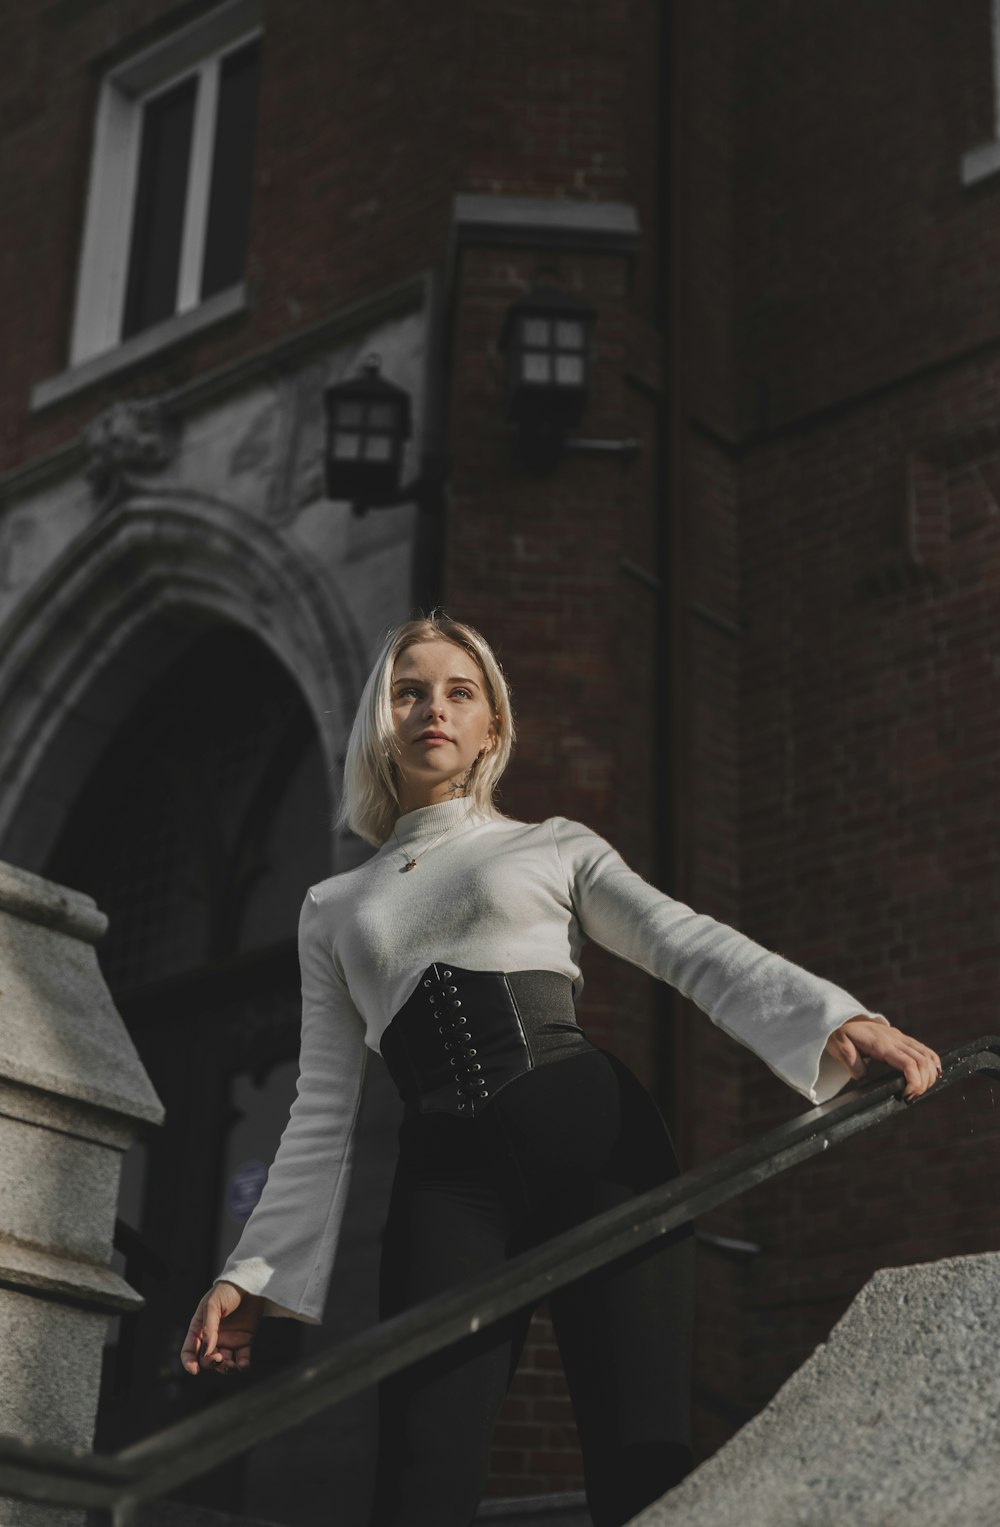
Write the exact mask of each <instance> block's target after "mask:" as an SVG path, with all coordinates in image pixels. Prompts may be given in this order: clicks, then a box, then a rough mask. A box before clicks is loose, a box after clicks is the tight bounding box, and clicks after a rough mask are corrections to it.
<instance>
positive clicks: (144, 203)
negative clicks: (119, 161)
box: [122, 75, 197, 339]
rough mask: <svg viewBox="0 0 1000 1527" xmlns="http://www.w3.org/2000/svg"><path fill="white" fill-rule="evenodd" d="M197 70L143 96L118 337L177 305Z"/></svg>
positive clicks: (155, 320) (144, 325)
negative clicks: (149, 96)
mask: <svg viewBox="0 0 1000 1527" xmlns="http://www.w3.org/2000/svg"><path fill="white" fill-rule="evenodd" d="M196 88H197V76H196V75H192V76H191V78H190V79H186V80H182V81H181V83H180V84H179V85H175V86H174V87H173V89H171V90H166V91H164V93H163V94H162V95H158V96H154V97H153V98H152V99H151V100H149V101H147V103H146V106H145V108H144V110H143V118H142V146H141V148H140V150H139V178H138V183H137V186H136V198H135V215H134V218H133V222H132V247H131V250H130V252H129V267H128V282H127V284H126V288H125V313H124V317H123V319H122V339H127V338H128V337H129V335H130V334H136V333H138V331H139V330H140V329H146V328H148V327H149V325H150V324H153V323H159V322H160V320H161V319H162V318H169V317H170V315H171V314H172V313H173V311H174V309H175V307H176V305H177V270H178V266H179V264H180V255H181V235H182V233H183V231H184V205H185V202H186V200H187V183H188V161H189V160H190V157H191V125H192V122H193V120H194V96H195V90H196Z"/></svg>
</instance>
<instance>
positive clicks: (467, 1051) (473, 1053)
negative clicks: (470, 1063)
mask: <svg viewBox="0 0 1000 1527" xmlns="http://www.w3.org/2000/svg"><path fill="white" fill-rule="evenodd" d="M465 1053H466V1055H478V1054H479V1051H478V1050H474V1049H472V1048H471V1047H470V1048H469V1049H467V1050H466V1052H465Z"/></svg>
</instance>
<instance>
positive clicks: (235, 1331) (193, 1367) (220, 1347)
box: [181, 1280, 264, 1374]
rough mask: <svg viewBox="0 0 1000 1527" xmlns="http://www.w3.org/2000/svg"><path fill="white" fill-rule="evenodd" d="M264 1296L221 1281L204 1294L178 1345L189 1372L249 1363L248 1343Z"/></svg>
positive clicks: (240, 1367) (220, 1370)
mask: <svg viewBox="0 0 1000 1527" xmlns="http://www.w3.org/2000/svg"><path fill="white" fill-rule="evenodd" d="M263 1312H264V1299H263V1298H262V1297H261V1295H260V1294H248V1293H247V1292H246V1291H245V1290H244V1289H242V1288H237V1286H236V1284H235V1283H227V1282H225V1281H224V1280H223V1281H221V1282H219V1283H216V1284H214V1285H213V1287H212V1288H210V1289H209V1291H208V1293H207V1294H203V1295H202V1297H201V1299H200V1300H199V1302H198V1308H197V1309H196V1310H195V1312H194V1314H193V1315H192V1317H191V1324H190V1325H189V1326H188V1333H187V1336H186V1337H185V1339H184V1345H183V1347H182V1348H181V1364H182V1366H183V1367H184V1369H185V1371H186V1372H188V1373H193V1374H197V1373H198V1372H199V1371H200V1370H201V1369H202V1368H204V1369H206V1370H209V1371H211V1372H212V1373H232V1372H233V1370H234V1369H237V1370H239V1371H241V1372H242V1371H243V1370H244V1369H246V1368H249V1366H250V1344H251V1342H252V1341H253V1338H254V1336H255V1334H256V1331H257V1327H258V1326H259V1325H260V1319H261V1315H262V1314H263Z"/></svg>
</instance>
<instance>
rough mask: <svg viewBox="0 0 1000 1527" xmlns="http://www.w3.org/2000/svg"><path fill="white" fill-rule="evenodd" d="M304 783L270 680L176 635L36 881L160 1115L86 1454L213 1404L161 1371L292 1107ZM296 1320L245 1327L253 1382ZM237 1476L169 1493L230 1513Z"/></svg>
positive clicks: (230, 635) (255, 643)
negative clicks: (45, 884) (96, 965)
mask: <svg viewBox="0 0 1000 1527" xmlns="http://www.w3.org/2000/svg"><path fill="white" fill-rule="evenodd" d="M330 814H331V801H330V798H329V789H328V781H327V777H326V768H325V765H324V763H323V760H322V755H321V749H320V745H319V740H318V736H317V732H316V728H315V725H314V722H313V719H312V716H311V714H310V712H309V710H308V708H307V706H306V704H305V702H304V700H303V698H302V695H301V693H300V692H299V689H298V687H297V685H296V684H295V682H294V680H293V679H292V677H291V675H290V674H289V672H288V671H287V670H286V669H285V668H284V667H283V665H282V664H281V663H279V661H278V660H277V659H276V658H275V657H274V656H273V655H272V653H271V652H270V651H269V649H268V648H267V647H266V646H265V645H264V644H263V642H261V641H260V640H259V639H258V638H257V637H255V636H253V635H252V634H251V633H249V632H248V631H246V630H243V629H240V628H237V627H235V626H233V625H228V624H216V625H212V626H208V627H203V628H202V629H201V630H195V631H193V632H192V634H191V638H190V641H189V642H188V644H187V646H186V647H185V649H184V650H183V651H182V652H180V653H179V655H176V656H175V657H174V658H173V660H172V662H171V663H170V664H169V666H168V667H167V668H166V669H165V670H164V671H163V672H161V673H160V675H159V677H158V678H157V679H156V680H155V682H154V683H153V684H152V685H151V687H150V688H149V689H148V690H147V692H146V693H145V694H144V695H143V697H142V698H141V699H140V700H138V701H137V702H136V703H135V704H134V706H133V708H132V709H131V711H130V713H129V714H128V716H127V717H126V719H125V720H124V721H123V722H122V723H121V724H120V725H119V726H118V728H117V730H115V731H114V732H113V733H112V735H111V739H110V741H109V743H108V744H107V746H106V747H105V749H104V751H103V753H102V755H101V756H100V758H99V759H98V761H97V762H96V764H95V765H94V767H93V768H92V770H91V772H90V774H89V776H88V778H87V779H86V781H85V782H84V783H83V784H82V787H81V788H80V790H79V793H78V795H77V796H76V799H75V802H74V804H73V806H72V809H71V810H70V812H69V815H68V816H67V818H66V821H65V823H64V826H63V828H62V831H61V833H60V835H59V837H58V839H57V841H56V842H55V844H54V846H53V848H52V850H51V853H50V854H49V857H48V860H47V862H46V864H45V866H44V871H43V872H44V873H45V874H46V875H48V876H49V877H50V878H52V879H54V880H57V881H59V882H62V883H64V884H68V885H72V886H77V887H80V888H82V889H85V890H86V891H87V892H89V893H90V894H92V895H93V896H95V897H96V899H97V902H98V904H99V906H101V908H102V909H103V910H104V911H106V912H107V913H108V915H109V919H110V929H109V933H108V936H107V938H106V940H105V942H104V944H103V946H102V947H101V949H100V950H99V958H100V960H101V964H102V968H103V970H104V974H105V977H106V979H107V981H108V984H109V986H110V988H111V991H112V993H113V995H114V997H115V1000H116V1003H117V1005H118V1007H119V1010H120V1011H121V1013H122V1015H123V1017H124V1019H125V1022H126V1024H127V1025H128V1028H129V1031H130V1033H131V1035H132V1038H133V1040H134V1042H135V1044H136V1046H137V1049H138V1051H139V1054H140V1056H141V1058H142V1061H143V1063H144V1065H145V1067H146V1069H147V1071H148V1072H149V1074H150V1077H151V1079H152V1082H153V1085H154V1086H155V1087H156V1090H157V1092H158V1093H159V1095H160V1097H161V1099H162V1101H163V1103H164V1105H165V1107H166V1124H165V1126H164V1128H163V1129H162V1130H160V1131H158V1132H155V1133H154V1134H152V1135H151V1137H150V1138H149V1139H148V1140H147V1141H145V1142H143V1143H142V1144H141V1145H139V1146H137V1147H135V1148H134V1149H133V1151H132V1152H130V1154H129V1156H128V1157H127V1158H126V1169H125V1172H124V1173H123V1183H122V1193H121V1199H120V1221H121V1224H120V1232H119V1244H120V1247H121V1252H122V1255H123V1256H124V1259H125V1267H124V1269H123V1270H124V1272H125V1275H126V1277H127V1278H128V1279H129V1281H130V1282H131V1283H132V1284H133V1285H134V1286H135V1287H136V1288H138V1289H139V1291H140V1292H141V1293H142V1294H143V1296H144V1298H145V1299H146V1301H147V1303H146V1308H145V1309H144V1310H143V1311H142V1312H141V1314H140V1315H139V1316H138V1317H135V1318H134V1319H128V1320H121V1321H116V1322H113V1323H112V1328H111V1330H110V1332H109V1342H108V1346H107V1348H106V1359H105V1365H104V1372H103V1376H102V1395H101V1402H100V1408H99V1414H98V1430H97V1437H96V1446H97V1447H98V1448H99V1449H101V1450H105V1449H110V1448H117V1447H119V1446H122V1445H124V1444H126V1443H127V1442H129V1441H131V1440H133V1439H135V1438H137V1437H139V1436H142V1435H144V1434H146V1433H148V1432H150V1431H152V1430H154V1429H157V1428H159V1427H160V1426H163V1425H166V1424H168V1423H170V1422H172V1421H176V1420H178V1419H179V1418H180V1417H182V1416H184V1415H186V1414H189V1413H190V1412H191V1411H193V1410H197V1409H200V1408H201V1407H202V1406H204V1405H206V1404H210V1403H212V1401H213V1400H214V1399H215V1398H216V1397H217V1396H216V1390H217V1389H218V1387H219V1386H218V1385H216V1386H215V1389H213V1387H212V1380H211V1379H209V1378H208V1377H204V1378H199V1379H197V1380H191V1379H190V1378H188V1377H187V1376H185V1375H184V1374H183V1373H182V1371H181V1369H180V1366H179V1363H178V1361H177V1351H178V1348H179V1346H180V1342H181V1339H182V1337H183V1332H184V1329H185V1328H186V1325H187V1320H188V1318H189V1317H190V1313H191V1311H192V1309H193V1308H194V1304H195V1302H196V1301H197V1298H198V1297H199V1295H200V1294H201V1293H202V1292H203V1291H204V1289H205V1288H206V1287H207V1286H208V1284H209V1283H210V1282H211V1280H212V1277H213V1276H214V1274H215V1272H216V1271H217V1270H218V1267H219V1266H220V1265H221V1261H222V1259H223V1258H224V1256H225V1254H226V1253H227V1252H228V1250H229V1248H230V1247H231V1246H232V1244H233V1243H234V1242H235V1240H236V1239H237V1237H238V1235H239V1231H240V1226H241V1223H242V1221H243V1220H244V1219H245V1218H246V1216H247V1215H248V1214H249V1212H250V1210H251V1208H252V1207H253V1204H254V1202H256V1197H257V1195H258V1193H259V1190H260V1187H261V1185H262V1180H263V1175H264V1173H265V1171H266V1166H267V1163H268V1162H269V1161H270V1159H271V1156H272V1155H273V1151H274V1148H275V1146H276V1144H277V1140H278V1137H279V1135H280V1131H281V1129H282V1127H283V1125H284V1122H285V1119H286V1118H287V1112H288V1105H289V1103H290V1101H291V1098H292V1096H293V1093H294V1082H295V1076H296V1064H295V1062H296V1056H297V1051H298V1028H299V1017H298V986H299V976H298V963H297V958H296V950H295V930H296V923H297V918H298V910H299V906H300V903H301V899H302V896H303V893H304V890H305V888H306V886H308V885H310V884H313V883H315V882H316V881H317V880H320V879H322V878H324V877H325V876H326V875H327V874H329V873H330V862H329V850H330V832H329V821H330ZM303 1329H304V1328H303V1327H302V1326H301V1325H300V1324H299V1323H298V1322H295V1321H289V1320H271V1321H267V1322H265V1324H264V1327H263V1328H262V1333H261V1338H260V1339H259V1342H258V1350H257V1353H256V1361H255V1368H254V1376H255V1377H256V1378H258V1379H259V1378H260V1377H263V1376H265V1375H266V1373H268V1372H270V1371H273V1369H274V1367H275V1366H277V1365H280V1364H283V1363H284V1362H287V1361H289V1360H291V1359H293V1358H294V1357H296V1356H297V1355H298V1352H299V1348H300V1343H301V1340H302V1333H303ZM244 1472H245V1461H244V1460H239V1461H238V1462H236V1463H234V1464H233V1465H232V1466H230V1467H227V1468H225V1469H222V1470H219V1471H216V1473H215V1474H214V1475H213V1476H211V1477H209V1478H208V1479H206V1480H205V1481H203V1482H201V1483H199V1485H197V1486H192V1487H191V1488H190V1489H189V1490H186V1491H184V1492H182V1493H183V1494H185V1495H186V1496H187V1498H189V1499H192V1500H199V1501H202V1502H203V1503H204V1504H209V1505H215V1506H218V1507H224V1508H227V1509H230V1510H240V1509H242V1508H243V1506H244V1501H243V1493H244V1492H243V1489H242V1479H243V1475H244Z"/></svg>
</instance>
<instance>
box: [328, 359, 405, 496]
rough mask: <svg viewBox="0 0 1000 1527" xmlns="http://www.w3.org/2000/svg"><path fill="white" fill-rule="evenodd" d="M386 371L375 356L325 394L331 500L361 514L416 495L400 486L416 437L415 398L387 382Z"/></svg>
mask: <svg viewBox="0 0 1000 1527" xmlns="http://www.w3.org/2000/svg"><path fill="white" fill-rule="evenodd" d="M381 366H382V362H381V359H380V357H379V356H377V355H370V356H369V357H368V359H367V360H366V361H365V363H364V366H363V368H362V371H361V374H360V375H359V376H355V377H352V378H350V379H349V380H348V381H346V382H335V383H334V384H333V386H331V387H328V388H327V389H326V392H325V393H324V404H325V407H326V491H327V496H328V497H329V498H339V499H349V500H350V501H351V503H352V504H353V505H354V509H355V512H356V513H358V514H362V513H364V510H365V509H366V508H374V507H386V506H388V505H390V504H398V503H404V502H406V501H407V500H408V499H411V498H412V497H413V496H414V494H413V491H412V488H411V489H410V490H401V489H400V485H399V479H400V474H401V472H402V469H403V448H404V446H405V444H406V442H407V440H409V438H410V434H411V411H410V395H409V393H408V392H405V391H404V390H403V388H402V387H396V386H395V385H394V384H393V383H392V382H387V381H386V380H385V378H384V377H383V376H381V375H380V372H381Z"/></svg>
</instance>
